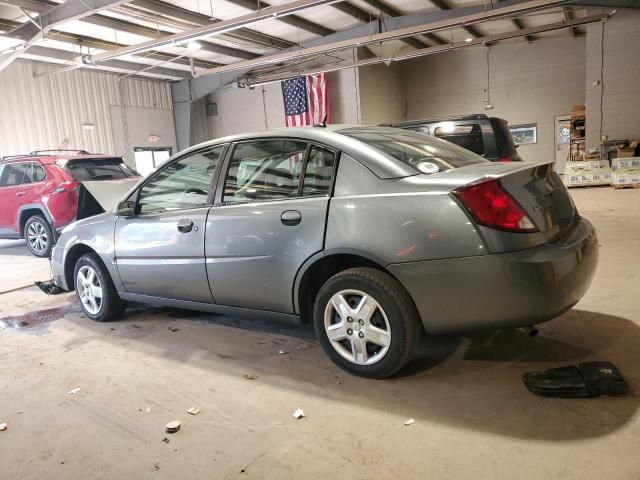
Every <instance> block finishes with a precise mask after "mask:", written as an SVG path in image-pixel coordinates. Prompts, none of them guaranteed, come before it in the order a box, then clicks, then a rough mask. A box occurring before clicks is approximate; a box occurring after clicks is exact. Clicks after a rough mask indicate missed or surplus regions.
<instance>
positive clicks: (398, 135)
mask: <svg viewBox="0 0 640 480" xmlns="http://www.w3.org/2000/svg"><path fill="white" fill-rule="evenodd" d="M339 133H340V134H342V135H345V136H347V137H351V138H354V139H356V140H359V141H361V142H363V143H366V144H367V145H369V146H370V147H373V148H375V149H376V150H379V151H380V152H382V153H384V154H385V155H387V156H389V157H392V158H395V159H396V160H399V161H401V162H402V163H404V164H405V165H409V166H410V167H412V168H414V169H415V170H416V172H417V173H436V172H445V171H447V170H452V169H454V168H460V167H466V166H468V165H476V164H478V163H485V162H488V160H486V159H485V158H483V157H481V156H480V155H476V154H475V153H473V152H470V151H469V150H466V149H464V148H461V147H458V146H457V145H453V144H451V143H450V142H446V141H444V140H439V139H437V138H434V137H431V136H429V135H427V134H424V133H418V132H412V131H409V130H402V129H400V128H385V127H380V128H371V127H369V128H348V129H345V130H340V132H339Z"/></svg>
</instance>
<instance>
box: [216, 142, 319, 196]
mask: <svg viewBox="0 0 640 480" xmlns="http://www.w3.org/2000/svg"><path fill="white" fill-rule="evenodd" d="M306 150H307V143H306V142H302V141H296V140H279V139H274V140H256V141H252V142H243V143H239V144H238V145H237V146H236V148H235V150H234V151H233V157H232V158H231V162H230V164H229V173H228V174H227V178H226V181H225V185H224V197H223V199H222V201H223V202H247V201H264V200H278V199H283V198H291V197H295V196H297V195H298V186H299V183H300V174H301V170H302V164H303V161H304V156H305V152H306Z"/></svg>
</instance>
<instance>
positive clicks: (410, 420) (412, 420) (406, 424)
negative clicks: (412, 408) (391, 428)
mask: <svg viewBox="0 0 640 480" xmlns="http://www.w3.org/2000/svg"><path fill="white" fill-rule="evenodd" d="M414 423H416V421H415V420H414V419H413V418H410V419H409V420H407V421H406V422H404V425H405V426H407V427H408V426H409V425H412V424H414Z"/></svg>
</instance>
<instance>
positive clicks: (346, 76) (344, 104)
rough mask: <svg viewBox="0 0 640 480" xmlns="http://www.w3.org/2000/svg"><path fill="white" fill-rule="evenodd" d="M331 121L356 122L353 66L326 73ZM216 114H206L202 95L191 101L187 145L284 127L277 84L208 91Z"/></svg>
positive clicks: (280, 97)
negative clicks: (188, 141) (208, 115)
mask: <svg viewBox="0 0 640 480" xmlns="http://www.w3.org/2000/svg"><path fill="white" fill-rule="evenodd" d="M327 75H328V77H327V82H328V83H329V111H330V116H331V118H330V122H331V123H356V124H357V123H359V118H360V112H359V107H358V89H357V85H358V73H357V71H355V70H354V69H349V70H342V71H338V72H330V73H328V74H327ZM211 97H212V100H213V101H214V102H215V103H216V104H217V105H218V115H217V116H215V117H207V116H206V97H204V98H201V99H199V100H196V101H195V102H192V103H191V145H195V144H197V143H200V142H204V141H206V140H210V139H212V138H219V137H223V136H226V135H233V134H237V133H244V132H251V131H263V130H271V129H274V128H283V127H284V102H283V99H282V87H281V85H280V83H279V82H278V83H271V84H267V85H263V86H258V87H255V88H254V89H249V88H227V89H222V90H218V91H216V92H214V93H212V94H211Z"/></svg>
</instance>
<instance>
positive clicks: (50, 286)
mask: <svg viewBox="0 0 640 480" xmlns="http://www.w3.org/2000/svg"><path fill="white" fill-rule="evenodd" d="M34 283H35V284H36V286H37V287H38V288H39V289H40V290H42V291H43V292H44V293H46V294H47V295H58V294H59V293H62V292H64V290H63V289H62V288H60V287H59V286H58V285H56V284H55V283H54V282H53V280H47V281H46V282H34Z"/></svg>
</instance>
